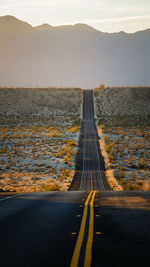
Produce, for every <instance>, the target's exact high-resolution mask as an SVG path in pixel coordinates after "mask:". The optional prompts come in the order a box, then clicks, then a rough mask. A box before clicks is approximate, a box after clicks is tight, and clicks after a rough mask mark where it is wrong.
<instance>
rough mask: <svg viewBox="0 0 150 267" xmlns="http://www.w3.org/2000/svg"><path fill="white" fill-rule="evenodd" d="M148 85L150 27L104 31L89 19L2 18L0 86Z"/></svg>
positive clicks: (149, 83) (0, 25) (149, 78)
mask: <svg viewBox="0 0 150 267" xmlns="http://www.w3.org/2000/svg"><path fill="white" fill-rule="evenodd" d="M100 83H104V84H106V85H108V86H129V85H130V86H138V85H142V86H149V85H150V29H147V30H144V31H139V32H136V33H133V34H131V33H130V34H129V33H125V32H119V33H103V32H100V31H98V30H96V29H94V28H92V27H90V26H88V25H86V24H75V25H67V26H57V27H53V26H51V25H48V24H43V25H40V26H37V27H32V26H31V25H30V24H28V23H26V22H23V21H20V20H18V19H17V18H15V17H13V16H4V17H0V86H13V87H16V86H20V87H21V86H24V87H37V86H38V87H47V86H58V87H59V86H67V87H70V86H71V87H72V86H75V87H82V88H93V87H96V86H97V85H99V84H100Z"/></svg>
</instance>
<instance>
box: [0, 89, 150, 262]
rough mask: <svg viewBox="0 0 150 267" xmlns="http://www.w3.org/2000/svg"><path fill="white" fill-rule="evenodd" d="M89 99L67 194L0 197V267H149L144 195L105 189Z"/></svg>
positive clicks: (148, 199) (149, 206) (148, 203)
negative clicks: (74, 172)
mask: <svg viewBox="0 0 150 267" xmlns="http://www.w3.org/2000/svg"><path fill="white" fill-rule="evenodd" d="M92 94H93V93H92V90H88V91H83V121H82V122H81V136H80V142H79V151H78V153H77V158H76V174H75V177H74V180H73V182H72V184H71V186H70V189H69V191H68V192H36V193H25V194H18V195H15V194H13V193H0V266H2V267H3V266H12V267H16V266H17V267H20V266H24V267H30V266H37V267H38V266H50V267H53V266H54V267H57V266H58V267H67V266H68V267H69V266H71V267H77V266H78V267H80V266H84V267H90V266H94V267H107V266H108V267H109V266H114V267H120V266H121V267H126V266H142V267H143V266H145V267H147V266H149V250H150V227H149V225H150V193H149V192H128V191H119V192H112V191H110V190H109V187H108V185H107V183H106V180H105V175H104V171H105V168H104V162H103V159H102V157H101V153H100V150H99V144H98V135H97V130H96V127H95V122H94V108H93V95H92Z"/></svg>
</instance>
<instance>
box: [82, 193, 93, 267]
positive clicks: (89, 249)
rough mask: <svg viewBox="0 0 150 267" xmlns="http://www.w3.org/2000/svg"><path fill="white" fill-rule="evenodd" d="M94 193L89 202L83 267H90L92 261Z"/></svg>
mask: <svg viewBox="0 0 150 267" xmlns="http://www.w3.org/2000/svg"><path fill="white" fill-rule="evenodd" d="M95 194H96V191H94V193H93V195H92V199H91V202H90V221H89V232H88V240H87V244H86V251H85V259H84V267H90V266H91V261H92V246H93V234H94V209H93V203H94V198H95Z"/></svg>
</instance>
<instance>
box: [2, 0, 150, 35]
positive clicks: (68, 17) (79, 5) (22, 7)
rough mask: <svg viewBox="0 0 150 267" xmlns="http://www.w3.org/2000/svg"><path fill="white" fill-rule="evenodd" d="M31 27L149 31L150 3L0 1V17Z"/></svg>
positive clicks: (124, 0)
mask: <svg viewBox="0 0 150 267" xmlns="http://www.w3.org/2000/svg"><path fill="white" fill-rule="evenodd" d="M8 14H9V15H13V16H16V17H17V18H19V19H21V20H24V21H27V22H28V23H30V24H32V25H39V24H43V23H48V24H51V25H62V24H75V23H80V22H81V23H86V24H89V25H91V26H92V27H94V28H96V29H98V30H101V31H105V32H117V31H121V30H123V31H126V32H135V31H138V30H142V29H146V28H150V0H0V16H4V15H8Z"/></svg>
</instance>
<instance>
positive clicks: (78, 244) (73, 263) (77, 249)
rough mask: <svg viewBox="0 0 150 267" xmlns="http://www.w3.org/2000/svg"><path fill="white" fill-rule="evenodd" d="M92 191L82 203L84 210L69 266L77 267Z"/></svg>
mask: <svg viewBox="0 0 150 267" xmlns="http://www.w3.org/2000/svg"><path fill="white" fill-rule="evenodd" d="M92 193H93V192H92V191H91V192H90V193H89V195H88V197H87V200H86V202H85V204H84V211H83V216H82V221H81V226H80V231H79V235H78V238H77V242H76V245H75V249H74V252H73V256H72V260H71V264H70V267H77V266H78V262H79V256H80V250H81V245H82V241H83V237H84V232H85V225H86V219H87V211H88V204H89V200H90V197H91V195H92Z"/></svg>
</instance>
